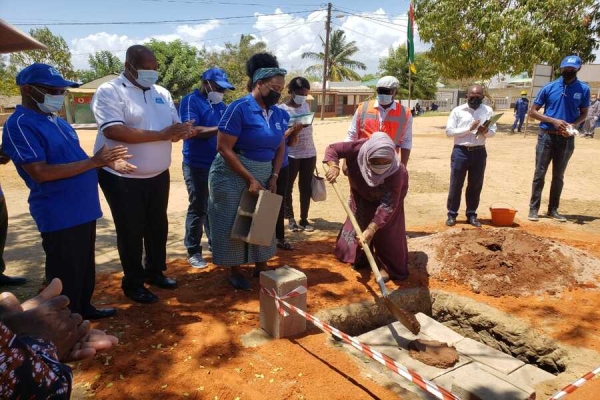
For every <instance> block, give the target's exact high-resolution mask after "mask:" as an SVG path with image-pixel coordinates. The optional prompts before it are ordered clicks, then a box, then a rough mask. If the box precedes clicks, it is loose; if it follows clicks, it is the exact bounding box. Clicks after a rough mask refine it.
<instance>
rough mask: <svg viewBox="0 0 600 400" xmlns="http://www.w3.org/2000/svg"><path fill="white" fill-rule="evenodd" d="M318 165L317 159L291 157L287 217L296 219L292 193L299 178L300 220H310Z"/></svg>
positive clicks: (286, 201) (286, 205)
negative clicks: (313, 178)
mask: <svg viewBox="0 0 600 400" xmlns="http://www.w3.org/2000/svg"><path fill="white" fill-rule="evenodd" d="M316 164H317V157H316V156H315V157H310V158H291V157H290V165H289V167H290V181H289V185H288V191H287V195H286V197H285V217H286V218H288V219H291V218H294V206H293V203H292V200H293V199H292V192H293V190H294V183H295V182H296V178H298V191H299V192H300V220H301V221H303V222H305V221H306V220H307V219H308V210H309V208H310V199H311V193H312V177H313V173H314V170H315V166H316Z"/></svg>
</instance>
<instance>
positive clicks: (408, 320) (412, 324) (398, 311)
mask: <svg viewBox="0 0 600 400" xmlns="http://www.w3.org/2000/svg"><path fill="white" fill-rule="evenodd" d="M325 165H326V164H323V169H325V171H326V172H327V167H326V166H325ZM330 183H331V186H333V190H335V194H336V195H337V197H338V199H340V202H341V203H342V206H343V207H344V210H345V211H346V214H347V215H348V218H349V219H350V222H352V226H353V227H354V231H355V232H356V236H357V237H358V238H359V241H360V244H361V246H362V248H363V251H364V252H365V255H366V256H367V259H368V260H369V265H370V266H371V270H372V271H373V274H374V275H375V280H376V281H377V284H379V288H380V289H381V297H383V304H385V306H386V307H387V309H388V311H389V312H391V313H392V315H393V316H394V317H396V319H397V320H398V321H399V322H400V323H401V324H402V325H404V326H405V327H406V329H408V330H409V331H411V332H412V333H413V334H414V335H417V334H418V333H419V331H420V330H421V324H420V323H419V321H418V320H417V318H416V317H415V316H414V314H412V313H411V312H409V311H407V310H405V309H403V308H400V307H398V306H397V305H396V304H394V302H393V301H392V300H390V298H389V297H388V292H387V288H386V287H385V283H384V282H383V278H382V277H381V273H380V272H379V268H377V263H376V262H375V258H374V257H373V253H371V249H370V248H369V244H368V243H367V242H366V241H365V240H364V237H363V232H362V230H361V229H360V226H358V222H357V221H356V217H355V216H354V213H352V210H350V207H349V206H348V202H347V201H346V199H345V198H344V195H343V194H342V193H341V192H340V189H339V188H338V186H337V183H336V182H330Z"/></svg>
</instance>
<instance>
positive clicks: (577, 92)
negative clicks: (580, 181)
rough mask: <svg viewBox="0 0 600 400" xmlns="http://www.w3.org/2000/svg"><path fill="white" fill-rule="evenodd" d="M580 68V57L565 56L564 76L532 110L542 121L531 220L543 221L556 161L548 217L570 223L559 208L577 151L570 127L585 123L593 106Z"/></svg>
mask: <svg viewBox="0 0 600 400" xmlns="http://www.w3.org/2000/svg"><path fill="white" fill-rule="evenodd" d="M580 68H581V58H579V57H578V56H576V55H571V56H568V57H565V59H564V60H562V62H561V63H560V69H561V77H560V78H558V79H557V80H555V81H552V82H550V83H548V84H547V85H546V86H544V87H543V88H542V90H540V92H539V93H538V96H537V98H536V99H535V101H534V102H533V106H532V107H531V110H530V111H529V116H530V117H532V118H535V119H537V120H539V121H541V123H540V132H539V133H538V141H537V146H536V149H535V173H534V175H533V183H532V185H531V186H532V187H531V200H530V201H529V216H528V219H529V220H530V221H537V220H538V219H539V218H538V211H539V209H540V204H541V198H542V190H543V189H544V180H545V177H546V172H547V170H548V166H549V165H550V162H552V183H551V184H550V201H549V203H548V213H547V215H548V216H549V217H550V218H554V219H555V220H557V221H560V222H566V221H567V219H566V218H565V217H564V216H563V215H561V214H560V213H559V212H558V207H559V203H560V195H561V193H562V189H563V184H564V181H563V179H564V175H565V170H566V169H567V164H568V163H569V159H570V158H571V155H572V154H573V150H574V149H575V139H574V137H573V136H572V135H571V134H570V133H569V129H568V128H573V126H579V125H580V124H581V123H583V122H584V121H585V118H586V116H587V112H588V107H589V106H590V88H589V86H588V85H587V84H585V83H583V82H581V81H580V80H578V79H577V71H579V69H580ZM542 107H544V113H543V114H542V113H540V112H539V110H540V109H541V108H542Z"/></svg>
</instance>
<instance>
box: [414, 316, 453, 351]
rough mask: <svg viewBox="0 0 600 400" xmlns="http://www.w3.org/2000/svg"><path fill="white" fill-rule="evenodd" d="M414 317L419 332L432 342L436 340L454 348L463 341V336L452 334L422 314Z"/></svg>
mask: <svg viewBox="0 0 600 400" xmlns="http://www.w3.org/2000/svg"><path fill="white" fill-rule="evenodd" d="M415 317H417V321H419V323H420V324H421V332H423V333H424V334H425V335H427V336H429V337H430V338H432V339H433V340H438V341H440V342H444V343H448V345H450V346H454V345H455V344H456V343H458V342H460V341H461V340H463V339H464V336H462V335H460V334H458V333H456V332H454V331H453V330H452V329H450V328H448V327H447V326H445V325H444V324H441V323H439V322H437V321H436V320H434V319H432V318H431V317H428V316H427V315H425V314H423V313H418V314H416V315H415Z"/></svg>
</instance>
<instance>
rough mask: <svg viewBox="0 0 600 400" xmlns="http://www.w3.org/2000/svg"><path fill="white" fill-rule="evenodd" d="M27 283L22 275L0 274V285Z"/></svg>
mask: <svg viewBox="0 0 600 400" xmlns="http://www.w3.org/2000/svg"><path fill="white" fill-rule="evenodd" d="M26 283H27V279H25V278H23V277H22V276H6V275H4V274H0V286H19V285H24V284H26Z"/></svg>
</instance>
